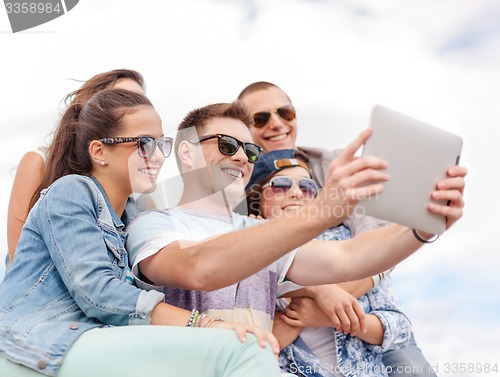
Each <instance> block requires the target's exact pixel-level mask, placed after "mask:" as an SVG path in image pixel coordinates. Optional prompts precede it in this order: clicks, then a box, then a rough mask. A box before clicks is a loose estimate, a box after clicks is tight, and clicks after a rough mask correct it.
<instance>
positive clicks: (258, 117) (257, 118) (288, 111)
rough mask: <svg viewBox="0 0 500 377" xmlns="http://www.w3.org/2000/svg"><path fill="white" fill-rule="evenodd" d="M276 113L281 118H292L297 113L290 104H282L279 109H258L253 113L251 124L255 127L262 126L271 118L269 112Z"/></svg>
mask: <svg viewBox="0 0 500 377" xmlns="http://www.w3.org/2000/svg"><path fill="white" fill-rule="evenodd" d="M273 113H276V114H278V115H279V116H280V117H281V118H283V119H284V120H288V121H290V120H294V119H295V116H296V115H297V114H296V113H295V109H294V108H293V106H292V105H288V106H283V107H280V108H279V109H276V110H271V111H259V112H258V113H255V114H254V115H253V125H254V127H257V128H262V127H264V126H265V125H266V124H267V122H269V119H270V118H271V114H273Z"/></svg>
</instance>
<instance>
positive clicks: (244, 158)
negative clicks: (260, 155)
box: [231, 145, 248, 164]
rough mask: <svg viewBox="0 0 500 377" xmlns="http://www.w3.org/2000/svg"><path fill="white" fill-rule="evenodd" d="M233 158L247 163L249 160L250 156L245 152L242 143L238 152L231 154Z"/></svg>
mask: <svg viewBox="0 0 500 377" xmlns="http://www.w3.org/2000/svg"><path fill="white" fill-rule="evenodd" d="M231 160H233V161H240V162H242V163H244V164H246V163H247V162H248V157H247V155H246V154H245V151H244V150H243V146H241V145H240V146H239V148H238V150H237V151H236V153H235V154H233V155H232V156H231Z"/></svg>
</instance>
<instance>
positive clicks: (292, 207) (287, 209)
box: [285, 205, 302, 211]
mask: <svg viewBox="0 0 500 377" xmlns="http://www.w3.org/2000/svg"><path fill="white" fill-rule="evenodd" d="M300 207H302V206H301V205H293V206H288V207H286V208H285V211H289V210H295V209H299V208H300Z"/></svg>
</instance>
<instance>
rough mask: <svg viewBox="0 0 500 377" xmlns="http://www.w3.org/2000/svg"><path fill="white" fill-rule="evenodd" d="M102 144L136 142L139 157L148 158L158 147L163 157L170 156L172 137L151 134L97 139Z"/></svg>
mask: <svg viewBox="0 0 500 377" xmlns="http://www.w3.org/2000/svg"><path fill="white" fill-rule="evenodd" d="M99 141H100V142H101V143H103V144H107V145H116V144H123V143H137V153H138V154H139V157H142V158H150V157H151V156H153V155H154V153H155V151H156V147H158V148H159V149H160V151H161V153H162V154H163V156H164V157H165V158H167V157H168V156H170V152H172V145H173V143H174V139H172V138H171V137H167V136H162V137H159V138H154V137H152V136H139V137H106V138H104V139H100V140H99Z"/></svg>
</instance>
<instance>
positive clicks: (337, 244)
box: [287, 225, 422, 286]
mask: <svg viewBox="0 0 500 377" xmlns="http://www.w3.org/2000/svg"><path fill="white" fill-rule="evenodd" d="M420 246H422V243H421V242H419V241H417V240H416V239H415V237H414V236H413V234H412V232H411V229H409V228H406V227H403V226H401V225H394V226H391V227H388V228H383V229H378V230H373V231H367V232H365V233H363V234H361V235H359V236H357V237H356V238H354V239H351V240H346V241H311V242H309V243H307V244H306V245H304V246H302V247H301V248H300V249H299V251H298V252H297V255H296V257H295V260H294V263H293V264H292V266H291V267H290V269H289V270H288V273H287V278H289V279H290V280H292V281H293V282H295V283H297V284H300V285H307V286H309V285H321V284H334V283H335V284H336V283H340V282H346V281H347V282H348V281H353V280H357V279H362V278H366V277H369V276H373V275H375V274H378V273H379V272H382V271H386V270H387V269H389V268H390V267H393V266H394V265H396V264H397V263H399V262H400V261H401V260H403V259H405V258H407V257H408V256H409V255H411V254H412V253H413V252H415V251H416V250H417V249H418V248H419V247H420Z"/></svg>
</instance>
